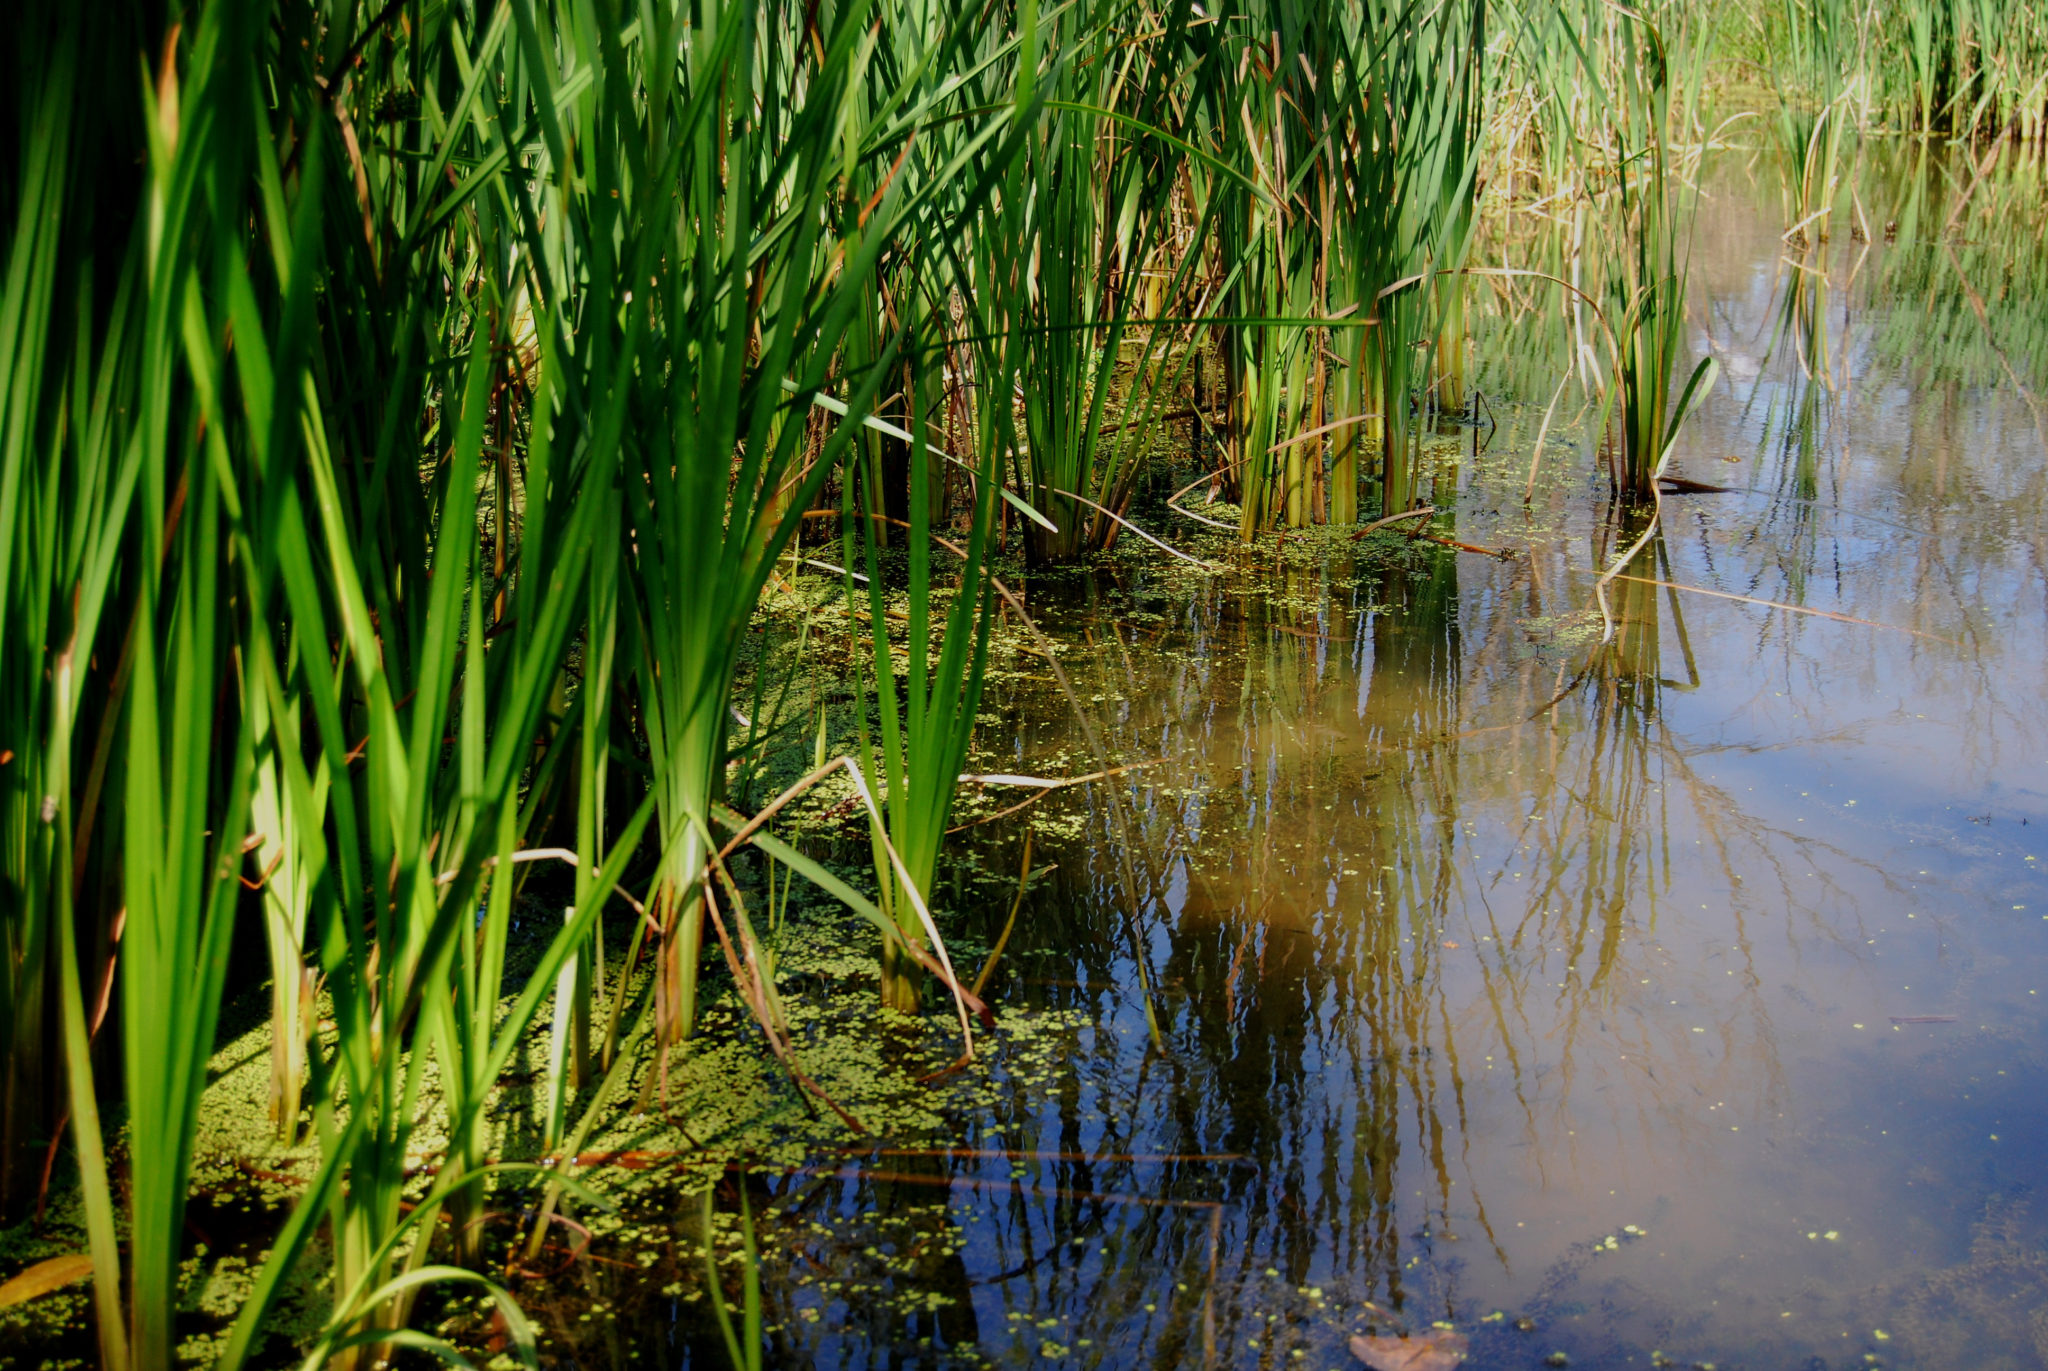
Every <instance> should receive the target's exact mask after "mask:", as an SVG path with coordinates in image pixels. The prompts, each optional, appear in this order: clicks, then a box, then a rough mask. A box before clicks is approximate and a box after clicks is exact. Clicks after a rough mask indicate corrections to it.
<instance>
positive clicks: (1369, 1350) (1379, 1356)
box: [1351, 1328, 1468, 1371]
mask: <svg viewBox="0 0 2048 1371" xmlns="http://www.w3.org/2000/svg"><path fill="white" fill-rule="evenodd" d="M1467 1346H1468V1340H1467V1339H1466V1337H1465V1335H1464V1334H1463V1333H1453V1332H1450V1331H1449V1330H1447V1329H1443V1328H1432V1329H1430V1330H1429V1331H1428V1332H1427V1333H1419V1334H1417V1335H1416V1336H1414V1337H1412V1338H1391V1337H1384V1336H1375V1337H1354V1338H1352V1339H1351V1355H1352V1356H1354V1357H1356V1358H1358V1359H1359V1360H1360V1361H1362V1362H1364V1363H1365V1364H1366V1365H1367V1366H1370V1367H1371V1368H1372V1371H1451V1368H1452V1367H1454V1366H1456V1365H1458V1364H1459V1363H1460V1362H1462V1361H1464V1360H1465V1348H1466V1347H1467Z"/></svg>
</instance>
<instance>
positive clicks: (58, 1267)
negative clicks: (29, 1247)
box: [0, 1252, 92, 1309]
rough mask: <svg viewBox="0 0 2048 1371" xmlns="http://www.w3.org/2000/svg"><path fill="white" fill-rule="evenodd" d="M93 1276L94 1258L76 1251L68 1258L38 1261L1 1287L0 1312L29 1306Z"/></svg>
mask: <svg viewBox="0 0 2048 1371" xmlns="http://www.w3.org/2000/svg"><path fill="white" fill-rule="evenodd" d="M91 1274H92V1258H91V1257H87V1256H81V1255H80V1254H78V1253H76V1252H74V1253H72V1254H71V1255H70V1256H68V1257H52V1258H50V1259H49V1260H48V1261H44V1262H37V1263H36V1264H35V1265H34V1266H31V1267H30V1268H29V1269H28V1270H26V1271H24V1272H22V1273H21V1274H20V1275H19V1276H16V1277H15V1278H14V1279H13V1280H11V1281H9V1282H7V1284H5V1285H0V1309H6V1308H9V1307H11V1306H13V1305H17V1304H26V1303H27V1302H28V1301H30V1300H33V1299H38V1298H40V1297H41V1296H44V1295H47V1294H49V1293H50V1292H51V1291H52V1290H61V1289H63V1288H64V1287H65V1286H67V1285H69V1284H71V1283H72V1282H73V1281H82V1280H84V1279H85V1278H86V1277H87V1276H90V1275H91Z"/></svg>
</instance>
